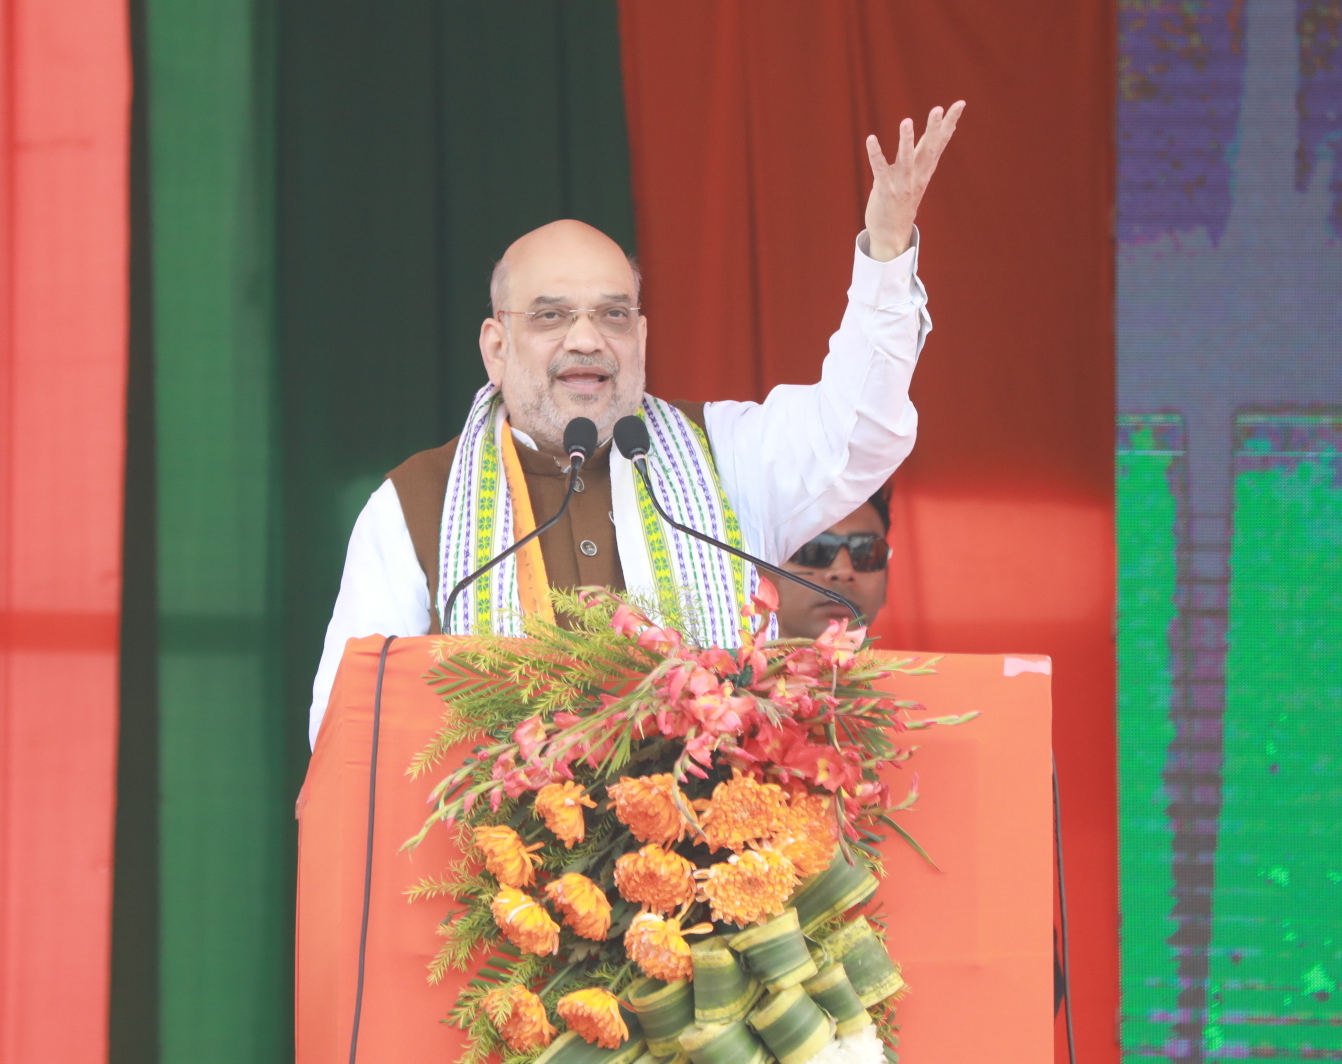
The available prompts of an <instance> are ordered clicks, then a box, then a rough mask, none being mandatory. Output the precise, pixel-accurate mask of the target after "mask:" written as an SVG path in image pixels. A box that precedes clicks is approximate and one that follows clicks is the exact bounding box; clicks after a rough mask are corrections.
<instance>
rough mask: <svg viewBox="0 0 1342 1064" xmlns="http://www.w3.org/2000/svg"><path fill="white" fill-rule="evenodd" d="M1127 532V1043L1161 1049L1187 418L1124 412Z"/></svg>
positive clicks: (1123, 531)
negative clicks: (1173, 635)
mask: <svg viewBox="0 0 1342 1064" xmlns="http://www.w3.org/2000/svg"><path fill="white" fill-rule="evenodd" d="M1117 457H1118V463H1117V470H1116V472H1117V476H1116V478H1115V480H1116V490H1117V500H1116V501H1117V507H1116V511H1117V535H1118V596H1117V597H1118V754H1119V777H1120V791H1119V817H1120V819H1121V822H1122V825H1123V830H1122V833H1121V835H1120V843H1119V846H1120V852H1119V893H1120V906H1121V911H1122V913H1123V914H1124V919H1123V924H1122V927H1123V938H1122V971H1123V1012H1124V1021H1123V1044H1124V1046H1127V1047H1132V1048H1135V1049H1137V1051H1138V1055H1143V1054H1142V1052H1141V1051H1142V1050H1154V1051H1159V1050H1160V1048H1161V1046H1162V1045H1163V1044H1164V1042H1165V1041H1166V1039H1167V1038H1168V1036H1169V1019H1168V1017H1169V1016H1171V1015H1172V1014H1173V1012H1174V1010H1175V1008H1176V1007H1177V1006H1176V1002H1175V995H1176V993H1177V990H1178V985H1177V977H1176V972H1175V966H1174V959H1173V952H1172V950H1171V947H1170V946H1169V945H1168V943H1167V941H1166V940H1167V939H1168V938H1169V937H1170V935H1172V934H1173V933H1174V931H1175V924H1174V921H1173V920H1171V919H1170V916H1169V910H1170V906H1171V905H1172V903H1173V887H1174V881H1173V878H1172V877H1171V875H1170V839H1171V834H1172V833H1171V831H1170V825H1169V820H1168V818H1167V816H1166V812H1165V807H1166V805H1167V804H1168V799H1167V798H1166V795H1165V783H1164V780H1163V778H1162V773H1163V772H1164V769H1165V750H1166V748H1167V747H1168V746H1169V744H1170V741H1171V740H1172V739H1173V738H1174V725H1173V724H1172V723H1171V721H1170V699H1171V697H1172V693H1173V687H1172V685H1173V677H1172V671H1173V663H1172V661H1171V655H1170V643H1169V629H1170V625H1172V624H1173V623H1175V620H1176V619H1177V617H1178V611H1177V610H1176V609H1175V605H1174V603H1175V592H1176V581H1177V578H1178V566H1177V562H1176V556H1175V555H1176V548H1177V546H1178V541H1177V535H1176V534H1177V522H1178V519H1179V501H1178V499H1177V497H1176V493H1175V491H1174V489H1173V486H1172V485H1173V484H1174V483H1178V480H1179V478H1180V474H1181V473H1182V470H1183V459H1184V450H1183V422H1182V419H1181V418H1179V417H1177V416H1171V415H1154V416H1152V417H1126V418H1121V419H1120V420H1119V442H1118V455H1117Z"/></svg>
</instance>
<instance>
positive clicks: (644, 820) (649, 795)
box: [607, 772, 686, 842]
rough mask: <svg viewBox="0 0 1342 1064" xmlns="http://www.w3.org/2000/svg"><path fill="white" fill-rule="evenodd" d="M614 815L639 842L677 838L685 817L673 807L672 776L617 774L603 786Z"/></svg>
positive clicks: (674, 790)
mask: <svg viewBox="0 0 1342 1064" xmlns="http://www.w3.org/2000/svg"><path fill="white" fill-rule="evenodd" d="M607 793H608V794H609V795H610V797H611V799H612V804H613V805H614V807H615V817H616V819H617V820H619V822H620V823H621V824H623V825H624V826H625V827H627V828H628V829H629V830H630V831H631V832H633V835H634V838H636V839H638V841H639V842H679V841H680V840H681V839H683V838H684V837H685V827H686V825H685V817H684V816H683V815H682V814H681V812H680V810H679V809H677V808H676V795H677V793H678V790H677V788H676V780H675V777H674V776H672V775H671V773H669V772H663V773H661V774H659V775H656V776H621V777H620V782H619V783H616V784H615V785H614V786H612V787H610V788H609V789H608V790H607Z"/></svg>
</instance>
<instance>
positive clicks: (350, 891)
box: [295, 636, 1053, 1064]
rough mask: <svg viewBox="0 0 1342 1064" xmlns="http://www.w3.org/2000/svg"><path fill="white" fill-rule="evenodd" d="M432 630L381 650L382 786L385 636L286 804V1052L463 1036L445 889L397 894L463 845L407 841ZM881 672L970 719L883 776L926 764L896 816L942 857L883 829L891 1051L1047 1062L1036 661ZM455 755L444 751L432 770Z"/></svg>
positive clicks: (428, 783) (361, 657)
mask: <svg viewBox="0 0 1342 1064" xmlns="http://www.w3.org/2000/svg"><path fill="white" fill-rule="evenodd" d="M435 641H436V640H435V639H433V638H431V637H428V636H419V637H413V638H401V639H396V640H395V641H393V642H392V643H391V645H390V647H389V648H388V650H387V653H386V660H385V665H384V666H383V668H382V670H381V678H382V681H381V682H382V696H381V703H380V704H381V710H380V720H379V726H378V729H377V732H378V735H377V740H378V741H377V760H376V778H375V781H374V780H372V779H370V777H371V770H372V766H373V760H372V753H373V732H374V728H373V717H374V703H375V695H376V692H377V687H378V676H379V664H380V662H381V659H382V656H383V646H384V643H385V640H384V639H383V638H382V637H381V636H370V637H368V638H366V639H355V640H350V642H349V644H348V645H347V646H346V649H345V655H344V657H343V659H342V661H341V664H340V670H339V672H338V674H337V676H336V680H335V685H334V687H333V689H332V692H331V700H330V703H329V705H328V708H327V712H326V717H325V719H324V720H323V721H322V726H321V732H320V734H319V735H318V737H317V745H316V749H315V750H314V751H313V756H312V761H311V763H310V764H309V767H308V774H307V779H306V781H305V782H304V785H303V790H302V793H301V794H300V796H299V799H298V809H297V812H298V820H299V860H298V866H299V867H298V914H297V927H298V930H297V941H296V987H295V989H296V997H295V1009H296V1015H295V1021H296V1023H295V1028H296V1038H297V1047H296V1048H297V1064H337V1062H339V1064H349V1062H350V1061H351V1059H353V1060H354V1061H355V1062H356V1064H400V1062H406V1064H411V1062H414V1064H424V1062H429V1061H433V1062H442V1064H452V1062H453V1061H455V1060H456V1058H457V1056H458V1055H459V1054H460V1052H461V1049H462V1046H463V1044H464V1037H465V1036H464V1032H462V1031H459V1030H457V1029H456V1028H454V1027H451V1026H449V1025H447V1024H445V1023H442V1022H441V1021H442V1019H443V1018H444V1017H445V1016H446V1015H447V1013H448V1010H449V1009H450V1008H451V1007H452V1004H453V1002H454V1001H455V1000H456V996H457V992H458V991H459V990H460V989H461V987H462V986H464V985H465V983H466V981H467V980H468V979H469V978H471V976H472V975H473V972H452V973H450V974H449V975H448V977H447V978H446V979H444V980H443V981H442V982H441V983H439V984H438V985H436V986H433V985H430V984H429V982H428V981H427V967H428V964H429V961H430V960H431V959H432V957H433V955H434V954H435V952H436V951H437V947H438V943H439V938H438V935H437V934H436V933H435V931H436V928H437V927H438V925H439V923H440V922H441V921H442V919H443V917H444V915H445V914H446V913H447V912H448V911H449V910H451V909H452V908H453V907H454V903H453V902H452V901H451V900H450V899H434V900H432V901H418V902H415V903H413V904H412V903H410V902H409V901H407V899H406V894H405V892H406V891H407V890H409V889H410V888H411V887H412V886H414V885H415V884H416V883H418V882H419V881H420V880H421V879H423V878H425V877H428V876H436V875H440V874H442V873H444V872H446V871H447V869H448V866H449V865H450V864H451V862H453V861H457V860H460V859H461V857H462V855H461V853H460V852H459V851H458V850H457V849H456V847H455V846H454V845H453V843H452V841H451V838H450V833H449V832H448V831H446V830H442V829H437V830H434V831H432V832H430V834H429V836H428V838H426V839H425V841H424V842H423V843H422V844H421V845H420V846H419V847H418V848H417V849H415V850H414V851H409V852H404V853H403V852H400V847H401V845H402V843H404V842H405V840H406V839H408V838H410V837H411V836H412V835H414V834H415V833H416V832H417V831H418V830H419V828H420V826H421V825H422V824H423V822H424V820H425V818H426V817H427V815H428V813H429V812H430V808H429V806H428V804H427V799H428V794H429V792H430V791H431V790H432V788H433V786H434V783H435V782H436V781H437V780H438V779H439V778H441V776H442V775H443V773H444V772H445V771H446V769H445V768H443V767H442V766H441V765H440V766H439V768H438V769H435V770H434V771H432V772H429V773H427V774H426V775H424V776H422V777H420V778H419V779H416V780H412V779H411V778H410V777H409V775H408V774H407V771H406V769H407V767H408V766H409V764H410V761H411V759H412V758H413V757H414V755H415V754H416V753H418V752H419V751H420V750H421V749H422V748H423V747H424V746H425V745H426V744H427V742H428V741H429V739H430V738H431V737H432V736H433V734H434V733H435V732H436V731H437V729H438V727H439V725H440V723H441V719H442V715H443V711H444V705H443V702H442V701H441V700H440V699H439V698H438V696H437V695H436V694H435V693H434V691H433V689H432V688H431V687H430V686H429V685H428V683H426V682H425V679H424V677H425V674H426V673H427V672H428V670H429V668H430V666H431V664H432V644H433V643H434V642H435ZM898 656H900V657H908V656H910V655H907V654H900V655H898ZM919 657H921V658H923V659H926V658H929V657H930V655H919ZM884 686H886V687H887V688H888V689H889V690H890V691H891V692H894V693H896V694H897V695H898V697H900V698H904V699H909V700H911V701H917V702H920V703H922V704H923V705H924V706H926V707H927V712H926V713H917V714H914V716H915V717H930V716H937V717H940V716H951V715H955V714H961V713H967V712H971V711H975V710H977V711H979V712H980V713H981V716H979V717H978V718H977V719H975V720H973V721H971V722H969V723H968V724H964V725H960V726H957V727H933V728H930V729H927V730H925V731H914V732H909V733H908V734H907V736H906V737H905V738H906V739H907V741H908V743H910V744H913V745H916V746H918V748H919V749H918V752H917V754H916V755H915V756H914V757H913V759H912V760H911V761H910V762H908V763H907V764H906V765H905V766H904V767H903V768H898V769H896V768H892V769H890V770H889V773H888V779H889V781H890V784H891V790H892V793H893V794H894V795H896V796H902V795H903V794H904V793H905V792H906V791H907V790H908V788H909V785H910V784H911V783H912V781H913V777H914V775H915V774H917V776H918V777H919V790H920V793H921V798H920V799H919V802H918V804H917V806H916V807H915V808H914V809H913V810H911V811H908V812H905V813H901V814H897V815H898V817H899V821H900V823H901V825H902V826H903V827H905V828H906V829H907V830H908V831H909V832H910V833H911V834H912V835H913V836H914V837H915V838H916V839H917V840H918V842H919V843H920V844H921V845H922V846H923V847H924V849H925V850H926V851H927V853H928V854H929V856H930V857H931V858H932V859H933V860H934V861H935V862H936V868H935V869H933V868H932V867H930V866H929V865H928V864H927V863H926V862H925V861H924V860H923V859H922V858H921V857H919V856H918V855H917V854H916V853H914V852H913V850H912V849H911V848H910V847H909V846H908V845H907V844H906V843H905V842H903V841H902V840H900V839H898V838H895V837H893V835H892V836H891V837H890V838H888V839H887V840H886V842H885V845H884V857H885V871H886V875H885V878H884V879H883V880H882V881H881V886H880V889H879V890H878V892H877V894H876V897H875V898H874V899H873V901H872V902H871V903H869V904H868V906H867V907H866V910H865V911H866V912H868V913H873V912H874V913H875V914H876V915H877V916H879V917H880V918H882V919H883V920H884V921H885V922H886V924H887V926H888V930H889V935H888V940H887V941H888V947H889V952H890V955H891V956H892V957H893V958H894V959H895V960H896V961H898V962H899V963H900V964H901V965H902V967H903V971H904V978H905V980H906V981H907V983H908V986H909V992H908V994H907V996H905V997H904V998H903V999H902V1000H901V1001H900V1002H899V1009H898V1022H899V1025H900V1028H901V1030H900V1045H899V1055H900V1060H901V1061H902V1062H904V1064H968V1062H971V1061H981V1060H991V1061H997V1062H1000V1064H1046V1062H1050V1061H1052V1059H1053V944H1052V921H1053V871H1052V869H1053V838H1052V791H1051V782H1050V781H1051V775H1050V772H1051V761H1050V701H1049V698H1050V689H1049V675H1048V661H1047V659H1045V658H1038V657H1030V656H1010V657H1003V656H1002V655H986V654H984V655H977V654H973V655H971V654H949V655H945V656H943V657H941V658H940V659H939V660H938V661H937V663H936V671H935V672H934V673H932V674H929V675H921V676H907V675H900V674H897V675H894V676H892V677H890V679H889V680H887V681H886V682H885V684H884ZM467 752H468V748H466V747H463V748H462V749H460V750H456V751H453V752H452V754H450V755H449V756H448V758H447V760H446V761H445V762H444V763H443V764H444V765H450V764H453V763H457V762H459V760H460V758H461V757H462V756H464V754H465V753H467ZM454 757H455V758H456V759H457V761H456V762H454V761H453V758H454ZM373 782H375V784H376V786H375V787H370V783H373ZM370 797H371V799H372V800H371V803H370ZM370 804H371V807H372V814H373V815H372V818H371V823H370V817H369V811H370ZM370 828H371V848H370ZM370 853H371V860H369V855H370ZM365 898H366V899H367V901H366V903H365ZM361 943H362V949H361ZM361 959H362V964H361V963H360V962H361ZM356 1008H357V1012H358V1042H357V1056H355V1057H353V1058H352V1057H351V1039H352V1036H353V1032H354V1026H355V1013H356Z"/></svg>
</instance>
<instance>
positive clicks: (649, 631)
mask: <svg viewBox="0 0 1342 1064" xmlns="http://www.w3.org/2000/svg"><path fill="white" fill-rule="evenodd" d="M683 642H684V637H683V636H682V635H681V634H680V633H679V632H678V631H676V630H675V629H674V628H658V627H656V626H654V627H651V628H645V629H643V631H642V632H641V633H640V634H639V637H638V645H639V646H641V647H642V648H643V649H644V650H651V651H652V652H653V653H654V654H661V655H663V656H665V657H671V656H672V654H673V653H674V652H675V651H677V650H679V649H680V647H681V644H682V643H683Z"/></svg>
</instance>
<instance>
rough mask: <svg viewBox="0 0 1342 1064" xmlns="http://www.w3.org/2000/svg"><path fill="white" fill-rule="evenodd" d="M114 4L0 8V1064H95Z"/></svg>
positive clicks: (106, 673)
mask: <svg viewBox="0 0 1342 1064" xmlns="http://www.w3.org/2000/svg"><path fill="white" fill-rule="evenodd" d="M129 100H130V55H129V45H128V38H127V24H126V11H125V5H124V3H123V2H121V0H4V3H3V10H2V11H0V1060H3V1061H4V1062H5V1064H50V1062H55V1061H59V1062H60V1064H96V1062H101V1061H105V1060H106V1059H107V1002H108V957H109V948H110V937H111V936H110V930H111V927H110V925H111V872H112V868H111V866H112V827H113V810H114V806H115V770H116V733H117V728H116V719H117V641H118V636H117V629H118V620H119V612H120V592H121V576H120V570H121V506H122V500H121V486H122V451H123V440H124V416H125V399H124V393H125V371H126V328H127V267H126V256H127V207H126V203H127V198H126V186H127V167H128V164H127V160H128V134H129V129H128V118H129V115H128V107H129Z"/></svg>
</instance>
